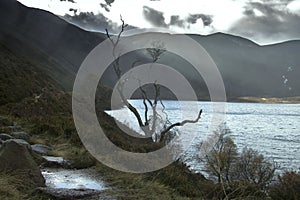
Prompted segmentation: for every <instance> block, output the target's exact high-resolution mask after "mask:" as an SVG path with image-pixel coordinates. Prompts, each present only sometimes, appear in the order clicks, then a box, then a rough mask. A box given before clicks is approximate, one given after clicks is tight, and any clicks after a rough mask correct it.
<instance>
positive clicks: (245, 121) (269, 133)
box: [107, 100, 300, 171]
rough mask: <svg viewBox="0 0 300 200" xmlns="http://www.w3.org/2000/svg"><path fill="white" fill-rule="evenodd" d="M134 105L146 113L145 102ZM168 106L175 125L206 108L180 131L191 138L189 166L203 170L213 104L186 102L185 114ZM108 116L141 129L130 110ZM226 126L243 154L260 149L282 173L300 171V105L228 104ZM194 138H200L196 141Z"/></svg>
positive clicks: (173, 103) (172, 104)
mask: <svg viewBox="0 0 300 200" xmlns="http://www.w3.org/2000/svg"><path fill="white" fill-rule="evenodd" d="M131 102H132V104H134V105H135V106H136V108H137V109H138V110H139V111H140V112H143V104H142V101H141V100H131ZM164 104H165V106H166V110H167V113H168V116H169V118H170V121H171V122H177V121H181V120H182V118H181V117H183V118H188V119H194V118H195V116H197V113H198V111H199V107H200V108H202V109H203V114H202V117H201V120H200V121H199V122H198V123H197V124H187V125H185V126H184V127H181V128H179V131H180V134H182V135H187V137H183V139H184V140H187V141H189V142H190V143H191V147H190V148H189V149H188V150H187V151H186V158H188V161H187V163H188V164H189V165H190V166H191V167H192V168H193V169H195V170H196V171H201V169H202V168H203V166H202V165H201V163H200V164H199V162H197V159H196V155H197V154H198V150H197V148H196V146H197V144H199V143H201V141H203V140H205V139H206V138H207V136H208V135H209V134H210V133H211V132H209V127H210V126H211V119H212V116H213V114H218V113H214V112H213V111H212V110H213V109H212V104H213V103H211V102H183V106H184V109H183V111H182V112H180V109H179V108H180V106H179V103H178V102H177V101H164ZM107 113H109V114H110V115H112V116H113V117H115V118H116V119H117V120H119V121H120V122H122V123H124V124H126V125H128V126H130V127H131V128H133V129H135V130H137V131H138V130H139V129H138V125H137V122H136V120H135V118H134V116H133V115H132V114H131V113H130V112H129V111H128V110H127V109H122V110H114V111H107ZM226 125H227V126H228V128H229V129H230V130H231V131H232V134H231V137H232V138H233V139H234V141H235V143H236V144H237V147H238V150H239V151H241V150H242V149H243V148H244V147H249V148H253V149H255V150H258V151H259V152H260V153H262V154H263V155H264V156H265V157H267V158H271V159H273V160H274V161H276V162H277V163H278V164H279V167H280V168H279V170H280V171H283V170H291V169H293V170H298V169H299V167H300V132H299V130H300V104H261V103H226ZM213 126H216V125H213ZM213 129H215V128H213ZM191 133H193V134H192V135H191ZM193 135H195V136H196V137H195V138H194V139H193V140H192V138H191V137H193ZM191 140H192V141H191Z"/></svg>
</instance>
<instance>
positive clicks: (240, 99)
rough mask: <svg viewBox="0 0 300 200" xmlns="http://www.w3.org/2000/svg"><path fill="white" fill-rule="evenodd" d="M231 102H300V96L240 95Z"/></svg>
mask: <svg viewBox="0 0 300 200" xmlns="http://www.w3.org/2000/svg"><path fill="white" fill-rule="evenodd" d="M229 102H248V103H290V104H298V103H300V96H297V97H283V98H278V97H238V98H235V99H231V100H229Z"/></svg>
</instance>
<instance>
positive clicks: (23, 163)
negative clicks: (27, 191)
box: [0, 140, 45, 187]
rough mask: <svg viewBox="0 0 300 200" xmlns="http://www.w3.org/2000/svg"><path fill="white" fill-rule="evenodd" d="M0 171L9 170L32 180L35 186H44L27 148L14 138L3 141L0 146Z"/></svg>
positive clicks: (42, 178) (43, 181) (40, 174)
mask: <svg viewBox="0 0 300 200" xmlns="http://www.w3.org/2000/svg"><path fill="white" fill-rule="evenodd" d="M0 160H1V162H0V171H2V170H3V171H5V170H10V171H14V172H16V173H20V174H22V178H26V179H28V180H32V181H33V183H34V184H35V186H37V187H44V186H45V179H44V177H43V175H42V173H41V171H40V169H39V167H38V166H37V164H36V163H35V161H34V160H33V158H32V156H31V154H30V153H29V151H28V150H27V148H26V147H25V146H24V145H22V144H19V143H18V142H16V141H15V140H8V141H5V142H4V143H3V144H2V146H1V148H0Z"/></svg>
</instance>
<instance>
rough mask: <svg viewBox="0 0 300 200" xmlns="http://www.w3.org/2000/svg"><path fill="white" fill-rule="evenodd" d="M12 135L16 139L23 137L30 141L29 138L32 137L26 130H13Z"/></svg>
mask: <svg viewBox="0 0 300 200" xmlns="http://www.w3.org/2000/svg"><path fill="white" fill-rule="evenodd" d="M11 135H12V136H13V137H14V138H16V139H22V140H25V141H29V139H30V135H29V134H28V133H26V132H24V131H21V132H13V133H12V134H11Z"/></svg>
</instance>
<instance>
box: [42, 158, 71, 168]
mask: <svg viewBox="0 0 300 200" xmlns="http://www.w3.org/2000/svg"><path fill="white" fill-rule="evenodd" d="M42 158H43V159H44V163H43V167H63V168H71V165H72V163H71V161H69V160H66V159H64V158H63V157H54V156H42Z"/></svg>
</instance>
